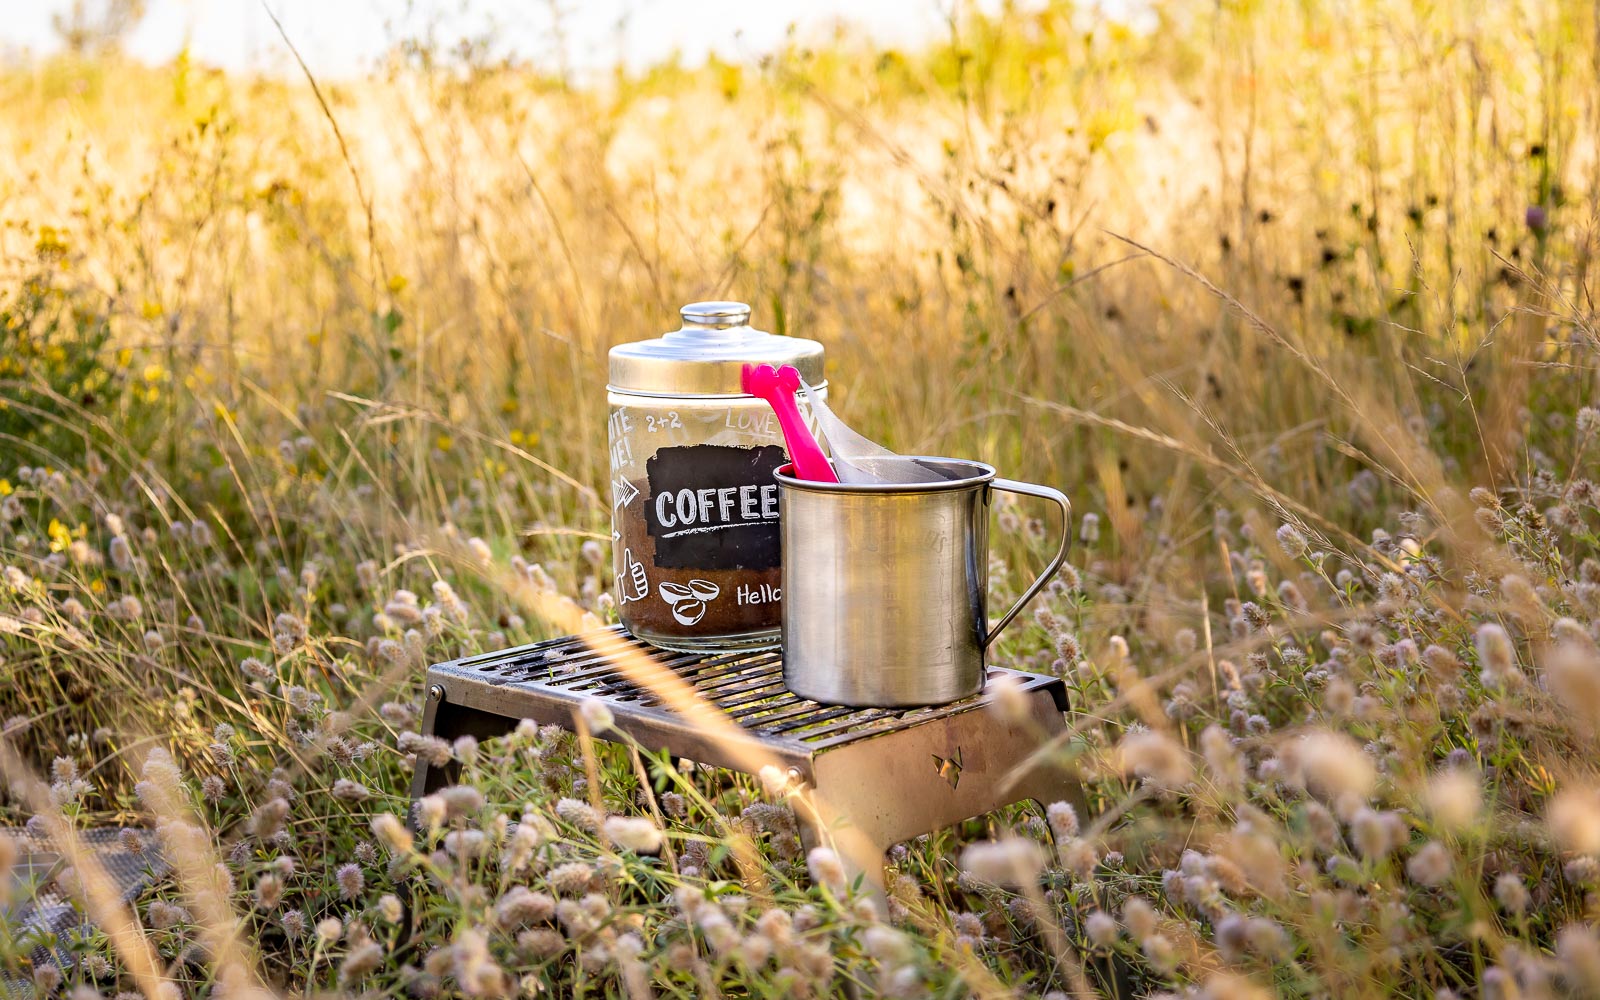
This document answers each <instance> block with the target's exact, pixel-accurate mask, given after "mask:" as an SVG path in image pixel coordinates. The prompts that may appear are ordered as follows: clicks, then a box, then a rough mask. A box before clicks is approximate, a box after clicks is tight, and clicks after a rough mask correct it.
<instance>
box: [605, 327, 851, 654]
mask: <svg viewBox="0 0 1600 1000" xmlns="http://www.w3.org/2000/svg"><path fill="white" fill-rule="evenodd" d="M680 315H681V316H682V318H683V329H681V330H676V331H674V332H672V333H668V334H665V335H663V336H661V337H657V338H655V339H654V340H642V341H638V342H635V343H631V344H620V345H618V346H617V347H614V348H612V349H611V357H610V368H611V374H610V384H609V385H608V386H607V387H606V388H607V393H606V400H607V402H608V403H609V405H610V407H611V417H610V441H611V504H612V506H611V538H612V549H613V559H614V563H615V568H616V600H617V613H618V615H619V616H620V617H621V619H622V624H623V625H624V626H626V627H627V629H628V631H630V632H632V633H633V634H634V635H636V636H638V637H639V638H641V639H643V640H645V641H646V642H649V643H653V644H654V645H657V646H663V647H666V648H667V649H678V650H687V651H694V652H703V651H707V650H730V649H760V648H771V647H776V646H777V645H778V629H779V625H780V623H781V621H782V605H781V603H780V601H781V600H782V596H783V594H782V591H781V589H780V586H781V584H780V553H779V540H778V487H777V484H776V483H775V482H774V481H773V478H772V473H773V472H774V471H775V470H776V469H777V468H778V467H779V466H780V465H782V464H784V463H785V462H787V461H788V456H787V454H786V452H785V451H784V447H783V433H782V431H781V430H779V428H778V419H777V416H776V415H775V414H774V413H773V412H772V408H771V407H770V406H769V405H768V404H767V403H766V402H765V401H764V400H761V399H757V398H756V397H754V396H748V395H746V394H745V393H744V392H743V391H742V389H741V387H740V373H741V371H742V369H743V367H744V366H745V365H746V364H762V363H765V364H770V365H773V366H778V365H786V364H787V365H794V366H795V367H796V368H798V369H799V370H800V375H801V377H802V378H803V379H805V381H806V383H807V384H808V385H811V386H812V387H813V388H814V389H815V390H817V391H819V392H826V390H827V384H826V383H825V382H824V381H823V372H822V345H821V344H819V343H817V342H816V341H812V340H802V339H800V338H798V337H779V336H775V335H773V334H770V333H763V332H762V331H760V330H755V329H752V328H751V327H750V307H749V306H747V305H745V304H744V303H742V302H696V303H693V304H691V305H687V306H684V307H683V308H682V309H681V310H680ZM800 406H801V412H802V413H807V411H806V408H805V400H804V398H803V397H802V398H801V400H800ZM807 415H809V414H807Z"/></svg>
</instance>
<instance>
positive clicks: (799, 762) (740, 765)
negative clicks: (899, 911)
mask: <svg viewBox="0 0 1600 1000" xmlns="http://www.w3.org/2000/svg"><path fill="white" fill-rule="evenodd" d="M640 653H642V654H646V655H648V656H650V657H651V658H652V659H653V660H654V662H655V663H656V664H659V665H660V666H662V667H665V668H667V669H669V670H671V671H672V673H673V674H675V675H676V676H677V677H678V678H680V679H682V681H683V682H684V684H685V685H687V686H688V687H689V688H692V690H693V692H694V694H695V695H696V696H697V697H698V698H699V699H701V700H702V701H703V703H704V704H706V705H708V706H710V707H711V708H713V709H714V710H716V711H717V712H720V713H721V714H722V715H723V716H724V717H725V718H726V719H727V721H729V722H731V723H732V724H733V725H734V726H736V727H737V737H736V738H735V739H729V738H728V736H727V734H714V733H710V732H706V731H704V730H703V729H702V728H701V727H699V726H697V725H695V724H693V723H692V722H691V721H690V720H688V719H685V718H684V717H683V716H681V715H679V714H678V713H675V712H674V711H672V710H671V709H670V708H669V707H667V705H666V704H665V703H664V702H663V699H662V697H661V695H660V694H659V693H658V692H656V691H652V690H647V689H644V688H641V687H639V686H638V685H636V684H635V683H634V682H633V681H632V680H630V679H629V678H628V676H626V674H625V673H624V669H623V665H622V663H621V660H622V658H623V657H624V656H630V655H635V654H640ZM1005 675H1009V676H1010V677H1012V678H1014V680H1015V684H1016V687H1017V689H1018V690H1019V692H1020V696H1021V699H1022V704H1023V705H1024V706H1025V710H1024V711H1022V712H1021V713H1015V712H1013V713H1009V714H1008V718H1007V719H1006V720H1002V719H1001V718H999V717H998V716H997V715H996V713H993V712H987V711H983V710H982V709H983V707H984V705H985V704H986V702H987V700H988V695H987V694H985V695H979V696H977V697H973V698H969V699H966V700H964V701H959V702H955V703H953V704H949V705H940V706H935V707H929V708H913V709H881V708H849V707H844V706H830V705H822V704H819V703H817V702H814V701H809V700H807V699H804V698H801V697H799V696H797V695H795V694H793V693H792V692H790V691H788V690H787V689H786V688H785V687H784V685H783V662H782V658H781V656H780V654H778V653H776V652H745V653H727V654H719V655H706V654H700V653H675V652H670V651H667V650H662V649H657V648H655V647H652V646H649V645H647V644H645V643H643V642H640V641H639V640H637V639H634V638H633V637H631V636H629V635H628V634H627V633H626V632H624V631H623V630H622V629H621V628H611V629H606V630H602V631H601V632H599V633H595V634H591V635H587V636H586V635H572V636H565V637H562V638H560V639H552V640H549V641H546V642H539V643H534V644H532V645H529V646H520V647H517V648H515V649H508V650H504V651H501V652H497V653H486V654H483V655H480V656H471V657H466V658H464V659H460V660H453V661H450V662H448V663H441V664H438V665H436V666H433V667H431V668H429V670H428V700H427V707H426V710H425V712H424V715H423V721H422V731H423V733H424V734H425V735H433V736H438V737H441V738H443V739H446V740H454V739H456V738H458V737H460V736H465V735H471V736H475V737H477V738H479V739H487V738H491V737H495V736H501V735H504V734H505V733H507V732H510V731H511V729H513V728H514V727H515V726H516V725H517V723H518V722H519V721H520V720H522V719H532V720H533V721H534V722H536V723H539V724H540V725H548V724H552V723H553V724H557V725H562V726H566V727H568V728H572V726H573V724H574V715H575V713H576V712H577V711H578V706H579V705H580V704H581V703H582V702H583V701H584V700H585V699H587V698H598V699H600V700H601V701H603V702H604V703H605V704H606V705H607V706H608V707H609V708H610V709H611V712H612V714H613V715H614V716H615V719H616V723H615V725H616V728H617V729H618V730H619V731H621V732H624V733H627V734H628V735H629V736H630V737H632V738H633V739H635V740H637V741H638V742H639V743H640V744H641V745H642V746H645V747H647V748H650V749H653V750H663V749H664V750H666V751H667V752H668V753H670V754H671V755H672V756H674V757H686V758H688V759H690V760H693V761H696V762H698V763H703V764H710V765H714V766H718V767H726V768H730V769H733V770H749V762H750V760H751V759H752V757H753V756H757V755H753V754H751V753H748V752H747V751H749V750H759V751H760V754H759V756H763V757H765V758H768V759H776V760H778V761H780V762H781V763H782V764H783V765H784V766H786V767H787V768H788V772H789V776H790V778H792V779H793V780H795V781H797V782H801V783H803V784H804V785H805V786H809V788H811V789H814V790H815V792H816V794H817V795H818V797H820V798H823V799H825V800H826V801H827V802H829V803H831V804H832V806H833V807H834V808H835V810H836V812H837V813H838V814H839V815H842V816H844V817H847V818H848V820H849V822H850V823H851V824H852V825H854V826H856V827H858V828H859V829H860V831H861V832H862V833H863V834H865V836H866V837H867V838H869V839H870V841H871V843H872V844H873V845H874V847H875V848H876V849H877V850H878V852H879V854H880V855H881V854H882V852H884V851H887V850H888V849H889V848H890V847H892V846H893V845H895V844H897V843H899V842H901V841H904V840H907V839H909V838H911V837H915V836H918V835H920V834H924V833H929V832H932V831H933V830H936V829H938V828H940V827H943V826H948V825H950V824H953V823H956V822H959V821H961V820H963V819H967V818H969V817H972V816H978V815H981V814H983V813H986V812H990V811H992V810H994V809H997V808H1000V807H1001V806H1005V805H1009V804H1011V803H1014V802H1019V801H1022V800H1024V799H1030V798H1031V799H1034V800H1037V801H1039V802H1041V803H1042V802H1049V801H1054V800H1062V799H1065V800H1068V801H1074V802H1077V801H1078V798H1079V791H1078V788H1077V785H1076V784H1075V783H1074V782H1072V781H1070V780H1067V779H1066V778H1065V777H1064V776H1063V775H1061V774H1060V773H1059V772H1056V771H1053V770H1052V769H1051V768H1049V767H1046V766H1033V767H1030V768H1026V769H1023V770H1020V771H1019V770H1018V768H1019V766H1021V765H1023V764H1024V763H1025V762H1027V761H1028V760H1029V759H1030V757H1031V756H1032V755H1033V754H1034V751H1036V750H1037V749H1038V748H1039V747H1040V745H1041V743H1042V742H1043V741H1044V740H1047V739H1049V738H1050V737H1053V736H1055V735H1057V734H1060V733H1061V732H1063V731H1064V729H1065V721H1064V719H1063V715H1062V713H1063V712H1064V711H1065V710H1066V707H1067V699H1066V689H1065V687H1064V686H1063V685H1062V683H1061V681H1060V680H1058V679H1056V678H1054V677H1046V676H1042V675H1039V674H1030V673H1024V672H1021V671H1015V670H1004V669H999V668H990V670H989V680H990V687H989V688H988V689H987V690H988V691H989V692H992V691H993V690H994V687H993V681H994V680H995V679H996V678H999V677H1001V676H1005ZM596 735H597V736H599V737H601V738H604V737H606V736H607V735H608V734H606V733H599V734H596ZM740 740H742V741H745V742H746V745H745V746H739V745H738V741H740ZM450 780H451V769H450V768H448V767H447V768H438V767H429V766H427V765H426V764H425V763H423V762H421V761H419V762H418V764H417V771H416V776H415V779H414V782H413V785H412V795H413V797H420V796H422V795H425V794H427V793H428V792H431V791H433V790H434V789H436V788H439V787H442V786H443V785H445V784H447V783H448V782H449V781H450ZM821 835H822V831H820V830H815V829H809V828H806V827H804V825H803V830H802V836H803V838H804V839H805V840H806V841H807V842H808V843H813V842H815V841H816V840H818V839H819V838H820V836H821ZM866 874H867V875H868V877H869V878H872V879H873V880H874V881H877V880H880V879H881V877H882V872H881V870H879V871H871V870H868V871H867V872H866Z"/></svg>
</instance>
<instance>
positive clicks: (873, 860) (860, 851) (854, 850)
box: [800, 788, 894, 916]
mask: <svg viewBox="0 0 1600 1000" xmlns="http://www.w3.org/2000/svg"><path fill="white" fill-rule="evenodd" d="M815 794H816V795H817V796H818V797H819V798H821V797H823V796H825V795H826V793H825V792H824V791H823V790H822V789H821V788H818V789H817V790H816V792H815ZM825 801H828V802H833V800H832V799H826V800H825ZM851 827H852V832H851V834H849V835H847V836H848V837H849V839H848V840H845V841H844V842H841V838H836V837H834V836H833V835H832V833H831V832H830V831H828V830H825V829H823V828H822V827H821V826H820V825H819V824H817V823H816V822H815V821H813V820H812V819H808V818H806V817H805V816H804V815H801V816H800V846H801V847H802V848H804V849H805V851H806V853H807V854H810V853H811V849H812V848H813V847H822V846H832V847H834V848H835V850H834V853H835V854H837V855H838V857H839V863H840V864H841V865H843V866H844V877H845V882H846V883H847V884H853V883H854V882H855V881H856V879H857V878H860V879H861V895H862V897H863V898H865V899H868V900H870V901H871V902H872V905H873V906H874V907H875V908H876V909H877V911H878V914H879V916H888V913H889V904H888V901H887V898H886V896H885V892H886V890H885V888H884V874H883V862H884V858H885V856H886V855H887V854H888V853H889V848H890V847H893V846H894V844H893V842H888V843H885V842H884V841H882V840H880V839H878V838H877V837H874V836H873V834H872V831H870V830H866V829H863V828H862V827H861V826H860V825H858V824H854V823H852V824H851Z"/></svg>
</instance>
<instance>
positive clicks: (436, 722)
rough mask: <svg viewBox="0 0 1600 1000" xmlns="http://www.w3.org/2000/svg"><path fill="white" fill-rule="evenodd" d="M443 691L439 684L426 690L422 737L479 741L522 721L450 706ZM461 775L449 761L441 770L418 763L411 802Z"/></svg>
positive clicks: (454, 764)
mask: <svg viewBox="0 0 1600 1000" xmlns="http://www.w3.org/2000/svg"><path fill="white" fill-rule="evenodd" d="M447 699H448V694H447V692H446V691H445V689H444V688H443V687H442V686H441V685H438V684H433V685H430V686H429V687H428V701H427V706H426V707H425V708H424V709H423V711H422V735H424V736H437V737H439V738H440V739H442V740H444V741H446V742H447V743H449V742H454V741H455V740H457V739H459V738H460V737H462V736H473V737H476V738H477V739H480V740H489V739H493V738H495V737H496V736H504V735H505V734H507V733H509V732H511V731H512V730H513V729H515V728H517V723H518V722H520V721H522V720H521V719H513V718H510V717H509V716H504V715H496V714H494V713H493V712H485V711H482V710H480V709H476V708H468V707H466V706H465V705H456V704H452V703H451V702H450V701H449V700H447ZM460 773H461V765H460V764H458V763H456V762H455V761H453V760H452V761H450V762H449V763H447V764H445V765H443V766H438V767H435V766H430V765H429V764H427V762H425V761H422V760H418V761H417V769H416V772H415V773H414V774H413V775H412V777H411V798H412V800H413V801H414V800H416V799H419V798H421V797H422V796H424V795H427V794H429V793H430V792H436V791H438V790H439V789H441V788H444V787H445V786H446V785H449V784H452V783H453V782H454V781H455V780H456V777H457V776H458V775H459V774H460Z"/></svg>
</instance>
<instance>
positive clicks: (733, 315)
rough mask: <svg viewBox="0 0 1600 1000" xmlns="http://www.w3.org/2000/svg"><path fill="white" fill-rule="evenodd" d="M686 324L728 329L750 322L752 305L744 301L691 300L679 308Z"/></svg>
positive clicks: (746, 324)
mask: <svg viewBox="0 0 1600 1000" xmlns="http://www.w3.org/2000/svg"><path fill="white" fill-rule="evenodd" d="M678 315H679V316H681V317H683V322H684V325H685V326H703V327H710V328H711V329H713V330H726V329H727V328H729V327H733V326H748V325H749V324H750V307H749V306H747V305H745V304H744V303H743V302H691V303H689V304H688V305H686V306H684V307H683V308H682V309H679V310H678Z"/></svg>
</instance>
